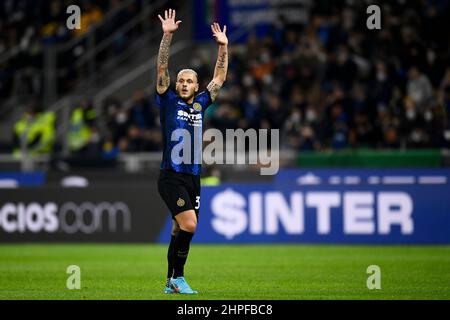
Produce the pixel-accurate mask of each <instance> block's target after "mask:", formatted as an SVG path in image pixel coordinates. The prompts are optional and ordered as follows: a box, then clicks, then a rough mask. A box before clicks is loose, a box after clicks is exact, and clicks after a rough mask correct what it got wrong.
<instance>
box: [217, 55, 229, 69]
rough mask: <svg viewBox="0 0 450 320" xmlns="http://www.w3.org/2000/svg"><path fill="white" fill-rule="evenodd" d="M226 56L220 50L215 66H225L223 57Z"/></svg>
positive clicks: (221, 67)
mask: <svg viewBox="0 0 450 320" xmlns="http://www.w3.org/2000/svg"><path fill="white" fill-rule="evenodd" d="M226 56H227V53H226V52H222V54H221V55H220V56H219V59H217V68H220V69H223V68H225V58H226Z"/></svg>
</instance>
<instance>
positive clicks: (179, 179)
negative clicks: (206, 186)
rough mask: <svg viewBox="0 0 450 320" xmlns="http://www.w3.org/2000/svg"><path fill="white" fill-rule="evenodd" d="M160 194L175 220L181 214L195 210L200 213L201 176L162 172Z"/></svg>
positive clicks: (159, 182) (160, 174) (159, 186)
mask: <svg viewBox="0 0 450 320" xmlns="http://www.w3.org/2000/svg"><path fill="white" fill-rule="evenodd" d="M158 192H159V194H160V195H161V197H162V198H163V200H164V202H165V203H166V205H167V207H168V208H169V210H170V213H171V214H172V218H174V217H175V216H176V215H177V214H179V213H180V212H183V211H186V210H194V211H195V214H196V215H197V219H198V214H199V212H200V176H198V175H192V174H187V173H180V172H175V171H172V170H161V171H160V173H159V179H158Z"/></svg>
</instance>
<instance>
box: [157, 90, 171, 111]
mask: <svg viewBox="0 0 450 320" xmlns="http://www.w3.org/2000/svg"><path fill="white" fill-rule="evenodd" d="M175 97H176V94H175V92H174V91H173V90H172V89H170V88H168V89H167V90H166V91H165V92H164V93H163V94H159V93H158V91H156V96H155V100H156V105H157V106H158V107H164V104H165V103H167V102H169V101H170V100H172V99H174V98H175Z"/></svg>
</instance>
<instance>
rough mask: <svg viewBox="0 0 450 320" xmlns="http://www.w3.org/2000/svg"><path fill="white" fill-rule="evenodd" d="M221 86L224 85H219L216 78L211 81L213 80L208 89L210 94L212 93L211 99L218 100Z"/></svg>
mask: <svg viewBox="0 0 450 320" xmlns="http://www.w3.org/2000/svg"><path fill="white" fill-rule="evenodd" d="M221 87H222V86H221V85H219V84H217V83H215V82H214V80H213V81H211V82H210V83H209V84H208V87H207V89H208V91H209V94H210V95H211V100H212V101H214V100H216V98H217V95H218V94H219V90H220V88H221Z"/></svg>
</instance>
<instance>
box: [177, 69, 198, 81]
mask: <svg viewBox="0 0 450 320" xmlns="http://www.w3.org/2000/svg"><path fill="white" fill-rule="evenodd" d="M185 72H191V73H193V74H194V75H195V77H196V78H197V82H198V75H197V72H195V70H192V69H182V70H180V72H178V75H177V79H178V77H179V76H180V74H182V73H185Z"/></svg>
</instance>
